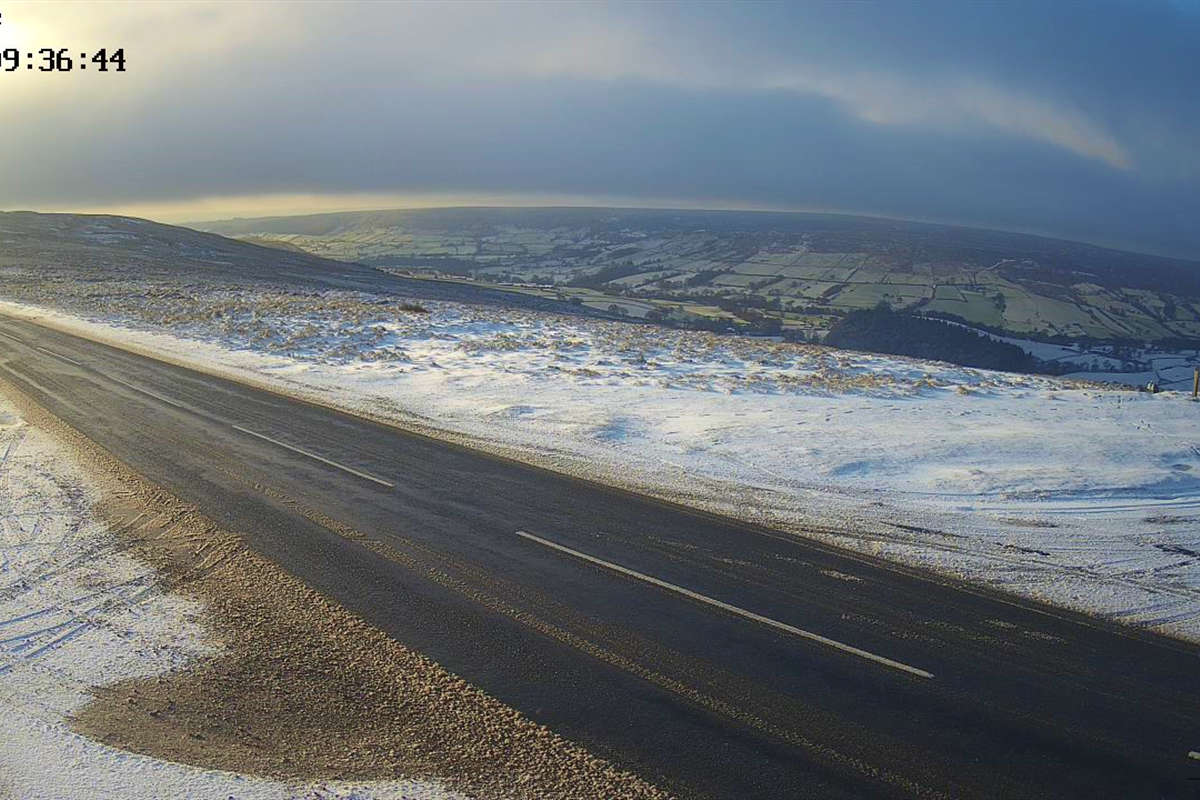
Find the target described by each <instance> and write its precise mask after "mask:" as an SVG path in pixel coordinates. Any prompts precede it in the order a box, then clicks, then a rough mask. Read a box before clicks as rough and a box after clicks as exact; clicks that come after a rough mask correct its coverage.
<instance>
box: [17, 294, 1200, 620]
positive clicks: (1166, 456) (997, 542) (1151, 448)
mask: <svg viewBox="0 0 1200 800" xmlns="http://www.w3.org/2000/svg"><path fill="white" fill-rule="evenodd" d="M106 292H107V293H106V295H105V301H104V313H94V312H92V313H89V312H88V311H87V310H86V306H85V304H83V303H79V302H76V303H75V304H74V305H70V304H66V303H56V305H58V306H59V307H61V308H67V309H68V310H70V311H71V312H73V315H67V314H63V313H52V312H48V311H35V310H33V309H31V308H30V307H27V306H26V307H24V313H40V314H42V315H43V318H44V319H52V320H53V321H55V323H56V324H59V325H61V326H63V327H66V328H69V329H73V330H77V331H83V332H86V333H87V334H88V335H91V336H94V337H97V338H107V339H110V340H120V341H121V342H123V343H126V344H133V345H136V346H138V347H142V348H145V349H147V350H152V351H155V352H157V353H161V354H165V355H168V356H170V357H172V358H173V359H175V360H177V361H180V362H186V363H190V364H195V365H199V366H202V367H204V368H207V369H210V370H213V371H218V372H222V373H225V374H230V375H233V376H237V377H242V378H248V379H252V380H258V381H260V382H267V383H270V384H271V385H273V386H276V387H278V388H281V389H283V390H285V391H289V392H293V393H295V394H298V395H302V396H307V397H316V398H319V399H321V400H322V401H323V402H326V403H330V404H334V405H338V406H342V407H346V408H349V409H357V410H362V411H366V412H369V413H371V414H374V415H376V416H381V417H386V418H391V419H395V420H398V421H401V422H407V423H413V424H421V425H426V426H429V427H433V428H437V429H440V430H443V431H448V432H450V434H451V435H455V436H458V437H459V438H463V439H466V440H469V441H471V442H472V443H474V444H475V445H477V446H482V447H485V448H489V449H492V450H494V451H498V452H504V453H506V454H509V455H517V456H519V457H522V458H525V459H528V460H531V461H535V462H538V463H542V464H546V465H548V466H552V467H555V468H558V469H563V470H566V471H569V472H573V473H576V474H582V475H587V476H590V477H594V478H597V479H600V480H604V481H607V482H610V483H614V484H617V485H622V486H626V487H629V488H633V489H637V490H641V491H646V492H649V493H653V494H658V495H661V496H665V497H670V498H673V499H682V500H684V501H685V502H689V503H691V504H693V505H697V506H700V507H704V508H709V509H713V510H717V511H722V512H725V513H729V514H732V515H735V516H739V517H742V518H746V519H750V520H755V521H761V522H767V523H770V524H772V525H776V526H779V527H782V528H787V529H791V530H795V531H797V532H802V533H805V534H807V535H811V536H816V537H820V538H823V539H825V540H827V541H831V542H834V543H836V544H839V545H842V546H846V547H851V548H855V549H858V550H861V551H864V552H868V553H872V554H876V555H882V556H885V557H887V558H892V559H895V560H899V561H903V562H907V563H914V564H919V565H924V566H928V567H930V568H933V569H935V570H939V571H942V572H944V573H947V574H951V575H954V576H957V577H962V578H966V579H969V580H973V581H978V582H981V583H986V584H989V585H992V586H996V587H999V588H1003V589H1006V590H1009V591H1012V592H1015V593H1019V594H1022V595H1026V596H1030V597H1035V598H1039V599H1042V600H1046V601H1049V602H1054V603H1058V604H1061V605H1064V606H1068V607H1072V608H1076V609H1080V610H1085V611H1089V612H1092V613H1096V614H1100V615H1104V616H1107V617H1111V618H1114V619H1118V620H1121V621H1124V622H1127V623H1131V624H1136V625H1142V626H1147V627H1153V628H1156V629H1159V630H1162V631H1165V632H1171V633H1174V634H1176V635H1181V636H1186V637H1189V638H1193V639H1200V405H1197V404H1194V403H1191V402H1190V401H1189V400H1188V398H1187V397H1186V396H1185V395H1184V394H1182V393H1175V392H1166V393H1163V394H1159V395H1149V394H1142V393H1137V392H1133V391H1123V390H1116V389H1113V388H1103V387H1099V386H1095V385H1090V384H1086V383H1079V382H1075V381H1070V380H1060V379H1053V378H1045V377H1036V376H1024V375H1012V374H1005V373H996V372H987V371H982V370H974V369H968V368H961V367H954V366H950V365H946V364H939V363H930V362H920V361H914V360H909V359H904V358H897V357H884V356H871V355H864V354H857V353H847V352H838V351H831V350H825V349H822V348H817V347H811V346H805V345H793V344H781V343H774V342H770V341H766V340H759V339H749V338H739V337H728V336H720V337H718V336H710V335H706V334H702V333H695V332H683V331H671V330H665V329H661V328H656V327H649V326H637V325H629V324H624V323H615V322H604V321H595V320H586V319H579V318H573V317H561V316H554V315H546V314H538V313H533V312H526V311H518V310H510V309H501V308H490V307H473V306H463V305H454V304H427V305H429V308H430V310H431V313H429V314H421V313H414V312H406V311H403V310H401V309H400V307H399V305H398V303H395V302H383V301H380V300H378V299H377V298H371V297H366V296H360V295H355V294H352V293H327V294H322V295H314V294H299V293H287V292H266V291H237V290H213V291H211V292H206V293H203V294H201V295H200V296H190V297H189V296H186V295H183V294H181V293H173V294H172V293H159V294H157V295H156V294H155V291H154V290H153V289H151V290H150V291H149V292H148V293H141V294H139V293H137V292H134V291H124V292H115V291H113V290H112V288H111V287H108V288H106ZM5 308H6V309H8V310H10V311H11V310H13V309H14V308H17V309H18V310H20V309H19V308H18V307H16V306H12V305H6V306H5ZM93 308H95V306H93ZM85 318H86V319H85Z"/></svg>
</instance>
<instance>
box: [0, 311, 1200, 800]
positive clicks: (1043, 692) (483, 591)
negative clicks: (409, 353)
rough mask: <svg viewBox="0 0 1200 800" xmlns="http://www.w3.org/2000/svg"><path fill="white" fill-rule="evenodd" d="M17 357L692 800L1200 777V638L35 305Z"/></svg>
mask: <svg viewBox="0 0 1200 800" xmlns="http://www.w3.org/2000/svg"><path fill="white" fill-rule="evenodd" d="M0 377H2V378H4V379H6V380H8V381H10V382H11V383H13V384H15V385H16V386H18V387H19V388H20V389H22V390H24V391H25V392H26V393H27V394H29V395H30V396H32V397H33V398H34V399H36V400H37V401H38V402H40V403H41V404H42V405H43V406H44V407H46V408H47V409H49V410H50V411H52V412H53V413H55V414H56V415H58V416H59V417H60V418H61V419H63V420H64V421H65V422H67V423H68V424H70V425H71V426H73V427H75V428H76V429H77V430H79V431H80V432H82V433H83V434H85V435H87V436H88V437H90V438H91V439H92V440H94V441H95V442H97V443H98V444H100V445H102V446H103V447H105V448H106V449H108V450H109V451H110V452H112V453H113V454H114V455H116V456H117V457H118V458H120V459H122V460H123V461H124V462H125V463H127V464H128V465H129V466H131V467H132V468H134V469H135V470H137V471H139V472H140V473H142V474H143V475H145V476H146V477H147V478H149V479H150V480H152V481H154V482H157V483H159V484H160V485H163V486H165V487H166V488H168V489H170V490H171V491H173V492H174V493H176V494H177V495H178V496H179V497H181V498H183V499H185V500H187V501H190V502H194V503H196V504H198V505H199V506H201V507H202V508H203V509H204V510H205V511H206V512H207V513H208V514H209V515H210V516H211V517H212V518H214V519H215V520H216V521H217V522H219V523H221V524H223V525H225V526H228V527H229V528H232V529H234V530H239V531H243V532H244V533H245V534H246V536H247V537H248V540H249V543H250V545H251V546H252V547H253V548H254V549H256V550H257V551H258V552H259V553H261V554H263V555H264V556H266V557H268V558H270V559H272V560H273V561H275V562H277V563H279V564H280V565H282V566H283V567H284V568H285V569H287V570H289V571H290V572H292V573H293V574H295V575H297V576H298V577H300V578H301V579H303V580H304V581H306V582H307V583H309V584H310V585H312V586H313V587H315V588H316V589H318V590H320V591H322V592H324V593H325V594H327V595H330V596H332V597H334V598H336V599H337V600H339V601H340V602H341V603H343V604H344V605H345V606H347V607H348V608H350V609H351V610H353V611H354V612H356V613H358V614H360V615H362V616H363V617H365V618H366V619H368V620H369V621H371V622H372V623H374V624H375V625H377V626H378V627H380V628H381V629H383V630H385V631H386V632H388V633H389V634H390V635H392V636H394V637H395V638H396V639H397V640H398V641H400V642H402V643H404V644H406V645H408V646H410V647H412V648H414V649H416V650H419V651H421V652H423V653H425V654H426V655H428V656H430V657H431V658H433V659H435V660H436V661H438V662H439V663H441V664H442V665H443V666H445V667H447V668H448V669H450V670H452V671H453V672H455V673H457V674H459V675H461V676H462V677H464V678H466V679H467V680H469V681H471V682H473V683H475V684H476V685H478V686H480V687H482V688H483V689H484V690H485V691H487V692H489V693H490V694H492V695H494V696H495V697H497V698H499V699H501V700H503V701H505V702H506V703H509V704H510V705H512V706H514V707H516V708H518V709H520V710H521V711H523V712H524V713H526V714H527V715H528V716H530V717H532V718H533V719H534V720H536V721H538V722H541V723H543V724H545V725H547V726H549V727H551V728H552V729H554V730H556V731H558V732H560V733H562V734H564V735H566V736H567V737H569V738H571V739H574V740H576V741H578V742H580V743H582V744H584V745H585V746H587V747H589V748H590V749H592V750H593V752H595V753H597V754H598V755H601V756H603V757H606V758H608V759H611V760H612V761H614V762H616V763H617V764H619V765H621V766H623V767H625V768H627V769H630V770H632V771H634V772H636V773H638V774H640V775H642V776H644V777H645V778H647V779H649V780H652V781H655V782H657V783H659V784H661V785H663V786H665V787H668V788H670V789H673V790H674V791H676V792H677V793H678V794H680V795H681V796H683V797H720V798H738V799H739V800H743V799H744V800H749V798H771V799H772V800H778V799H779V798H799V797H813V798H842V797H946V798H967V797H997V798H1026V797H1028V798H1046V797H1054V798H1062V797H1080V798H1099V797H1111V798H1160V797H1176V798H1200V753H1196V752H1195V751H1200V648H1196V647H1193V646H1188V645H1184V644H1181V643H1178V642H1173V641H1170V640H1167V639H1163V638H1158V637H1154V636H1152V635H1149V634H1145V633H1140V632H1122V631H1121V630H1120V629H1118V628H1116V627H1115V626H1113V625H1109V624H1106V623H1102V622H1097V621H1092V620H1088V619H1086V618H1084V617H1081V616H1077V615H1073V614H1070V613H1067V612H1061V611H1056V610H1053V609H1049V608H1043V607H1038V606H1036V605H1035V604H1032V603H1029V602H1024V601H1015V600H1012V599H1011V598H1005V597H1002V596H1000V595H996V594H993V593H990V592H986V591H982V590H972V589H969V588H966V587H962V586H956V585H951V584H948V583H946V582H943V581H939V580H937V579H934V578H932V577H930V576H923V575H921V574H918V573H916V572H914V571H912V570H907V569H902V568H899V567H892V566H889V565H887V564H883V563H879V562H874V561H872V560H870V559H866V558H863V557H861V556H855V555H852V554H848V553H842V552H839V551H837V550H834V549H832V548H829V547H826V546H822V545H819V544H816V543H813V542H809V541H805V540H803V539H799V538H796V537H793V536H789V535H785V534H782V533H777V532H772V531H769V530H765V529H756V528H754V527H751V526H747V525H743V524H740V523H736V522H732V521H728V520H723V519H720V518H716V517H713V516H710V515H705V514H701V513H696V512H690V511H688V510H685V509H681V508H678V507H674V506H671V505H668V504H664V503H660V502H656V501H653V500H650V499H645V498H641V497H637V496H633V495H630V494H626V493H622V492H618V491H613V490H610V489H606V488H604V487H601V486H597V485H593V484H589V483H586V482H583V481H578V480H575V479H572V478H568V477H564V476H560V475H556V474H554V473H550V472H547V471H544V470H540V469H537V468H533V467H529V466H524V465H520V464H516V463H512V462H509V461H505V460H502V459H498V458H494V457H490V456H487V455H483V454H480V453H477V452H474V451H471V450H468V449H464V448H461V447H457V446H454V445H450V444H446V443H444V442H440V441H437V440H434V439H429V438H425V437H422V436H418V435H414V434H410V433H406V432H402V431H400V430H396V429H394V428H391V427H387V426H384V425H380V424H376V423H373V422H370V421H367V420H363V419H360V418H357V417H354V416H351V415H348V414H342V413H339V412H336V411H331V410H329V409H326V408H322V407H319V406H315V405H310V404H306V403H303V402H298V401H295V400H290V399H287V398H284V397H281V396H278V395H275V394H272V393H269V392H265V391H261V390H258V389H254V388H250V387H247V386H243V385H241V384H238V383H234V382H231V381H227V380H222V379H218V378H214V377H211V376H209V375H206V374H203V373H200V372H194V371H191V370H187V369H182V368H179V367H176V366H172V365H168V364H165V363H162V362H159V361H156V360H153V359H149V358H145V357H142V356H138V355H134V354H131V353H128V352H125V351H122V350H119V349H114V348H112V347H108V346H105V345H101V344H97V343H94V342H91V341H88V340H84V339H79V338H76V337H73V336H69V335H66V334H63V333H59V332H55V331H52V330H48V329H44V328H41V327H39V326H37V325H35V324H32V323H29V322H22V321H16V320H10V319H8V318H0ZM313 519H323V520H326V524H318V523H317V522H314V521H312V520H313ZM328 519H332V520H336V522H337V523H338V524H330V523H329V522H328ZM335 528H336V529H339V530H340V533H339V532H336V531H335V530H334V529H335Z"/></svg>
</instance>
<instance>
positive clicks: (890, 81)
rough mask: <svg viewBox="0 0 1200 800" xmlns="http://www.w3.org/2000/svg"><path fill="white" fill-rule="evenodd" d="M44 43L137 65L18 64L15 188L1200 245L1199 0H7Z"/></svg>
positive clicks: (255, 204) (162, 206)
mask: <svg viewBox="0 0 1200 800" xmlns="http://www.w3.org/2000/svg"><path fill="white" fill-rule="evenodd" d="M43 47H52V48H67V49H68V50H69V51H70V52H71V53H75V52H76V51H79V52H87V53H89V54H90V53H92V52H94V51H95V50H96V49H98V48H101V47H107V48H109V50H110V51H111V50H112V49H115V48H118V47H120V48H123V50H124V53H125V57H126V63H127V71H126V72H124V73H113V72H109V73H104V74H101V73H98V72H97V71H95V69H94V67H93V69H92V70H89V71H83V72H81V71H79V70H78V69H77V68H76V69H75V70H74V71H72V72H70V73H43V72H39V71H37V70H27V69H26V66H25V63H22V64H21V66H20V68H19V69H17V70H15V71H13V72H0V112H2V113H0V208H3V209H17V208H22V209H36V210H85V211H112V212H117V213H134V214H138V215H141V216H148V217H151V218H154V219H160V220H164V221H181V220H189V219H190V220H197V219H213V218H220V217H230V216H252V215H259V214H279V213H306V212H315V211H325V210H350V209H365V208H391V207H410V206H412V207H416V206H434V205H463V204H469V205H477V204H484V205H507V204H514V205H623V206H669V207H685V208H693V207H694V208H763V209H795V210H819V211H837V212H845V213H860V214H868V215H876V216H890V217H902V218H907V219H918V220H929V221H940V222H950V223H958V224H965V225H975V226H981V227H990V228H999V229H1006V230H1019V231H1030V232H1036V233H1044V234H1048V235H1052V236H1060V237H1063V238H1069V239H1079V240H1084V241H1092V242H1098V243H1101V244H1108V245H1113V246H1119V247H1126V248H1130V249H1136V250H1142V251H1146V252H1155V253H1162V254H1168V255H1177V256H1182V257H1187V258H1196V259H1200V2H1198V0H1174V2H1168V1H1167V0H1163V2H1158V1H1157V0H1137V2H1129V3H1109V2H1099V1H1097V2H1087V3H1082V2H1079V3H1075V2H1033V3H1023V2H1019V0H1011V1H1010V2H1004V3H982V2H975V3H963V2H945V3H943V2H934V1H933V0H930V2H888V3H878V4H876V3H867V2H862V3H850V2H843V3H787V4H782V3H752V2H742V3H736V4H732V3H731V4H723V3H716V2H707V3H668V2H657V3H645V4H638V3H624V4H621V3H612V4H609V3H566V2H559V3H551V2H539V3H532V2H530V3H484V2H472V3H459V4H455V3H437V4H434V3H407V4H406V3H388V2H371V3H353V2H339V3H320V2H305V3H285V2H276V3H271V2H257V3H255V2H217V3H188V2H163V3H155V2H130V3H103V2H87V3H83V2H78V3H56V2H36V3H35V2H16V1H14V0H0V49H4V48H14V49H16V50H17V51H18V52H19V53H20V55H21V56H22V58H24V55H25V53H27V52H30V51H36V50H38V49H40V48H43ZM36 55H37V54H36V52H35V57H36ZM76 62H77V63H78V59H76ZM3 63H4V62H0V65H3Z"/></svg>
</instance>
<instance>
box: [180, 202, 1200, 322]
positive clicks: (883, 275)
mask: <svg viewBox="0 0 1200 800" xmlns="http://www.w3.org/2000/svg"><path fill="white" fill-rule="evenodd" d="M201 226H202V227H204V228H205V229H208V230H213V231H215V232H218V233H222V234H225V235H232V236H240V237H246V238H249V239H251V240H253V241H256V242H262V243H275V244H277V245H279V246H281V247H286V248H290V249H301V250H305V251H308V252H311V253H314V254H317V255H321V256H326V257H329V258H334V259H341V260H346V261H354V262H360V263H363V264H369V265H373V266H377V267H381V268H386V269H390V270H400V271H402V272H404V273H405V274H417V275H423V276H425V277H427V278H431V279H438V278H443V277H445V276H447V275H457V276H463V277H469V278H471V279H473V280H475V281H478V282H480V283H481V284H484V285H486V286H488V287H489V288H499V289H503V290H505V291H509V292H513V293H539V294H540V295H542V296H546V297H554V298H558V299H566V300H570V299H572V298H579V299H581V301H582V302H583V303H585V304H586V305H588V306H589V307H593V308H599V309H608V307H609V306H610V305H612V304H614V303H615V304H616V305H617V307H618V308H620V309H624V313H626V314H628V315H629V316H633V317H642V316H646V315H647V314H653V316H655V317H658V318H665V319H673V320H676V321H678V322H680V323H685V324H695V325H700V326H703V325H705V324H707V323H708V322H709V321H711V320H712V319H713V317H712V315H711V314H710V313H707V312H703V311H699V312H698V311H697V310H696V309H698V308H700V309H722V310H724V311H725V312H727V314H726V315H725V316H724V321H723V322H722V323H721V324H724V325H728V326H733V327H736V328H739V329H747V328H749V329H759V330H763V331H767V332H779V331H780V330H782V331H784V332H787V331H791V332H792V333H793V334H795V335H798V336H800V337H802V338H811V337H814V336H819V335H821V333H822V332H823V331H825V330H827V329H828V328H829V327H830V325H831V324H832V323H833V322H834V321H835V320H836V319H837V318H838V317H839V316H840V315H842V314H844V313H846V312H848V311H853V310H856V309H864V308H871V307H874V306H876V305H878V304H879V303H887V304H888V305H889V306H891V307H893V308H895V309H906V310H910V311H913V312H917V313H924V314H940V315H947V316H950V317H953V318H956V319H959V320H961V321H964V322H967V323H969V324H973V325H980V326H986V327H989V328H993V329H996V330H997V331H999V332H1002V333H1010V334H1014V335H1021V336H1031V337H1034V338H1040V339H1047V338H1054V337H1067V338H1071V339H1080V338H1091V339H1107V340H1125V341H1142V342H1146V341H1160V340H1164V339H1196V338H1200V300H1198V298H1200V265H1196V264H1192V263H1189V262H1182V261H1175V260H1170V259H1163V258H1157V257H1154V256H1145V255H1139V254H1134V253H1122V252H1118V251H1113V250H1105V249H1103V248H1099V247H1092V246H1089V245H1082V244H1078V243H1072V242H1062V241H1056V240H1050V239H1041V238H1038V237H1032V236H1021V235H1017V234H1006V233H998V232H989V231H978V230H969V229H961V228H949V227H945V226H935V225H921V224H917V223H905V222H897V221H891V220H875V219H865V218H853V217H836V216H831V215H815V214H766V213H757V214H756V213H750V212H685V211H635V210H623V209H438V210H429V211H411V212H399V211H393V212H364V213H354V214H327V215H317V216H312V217H294V218H287V217H283V218H268V219H261V220H232V221H226V222H212V223H203V224H202V225H201ZM585 289H586V290H589V291H590V292H591V293H590V294H589V293H585V292H584V291H583V290H585ZM595 293H599V295H600V296H599V297H597V296H596V295H595ZM630 301H637V302H630Z"/></svg>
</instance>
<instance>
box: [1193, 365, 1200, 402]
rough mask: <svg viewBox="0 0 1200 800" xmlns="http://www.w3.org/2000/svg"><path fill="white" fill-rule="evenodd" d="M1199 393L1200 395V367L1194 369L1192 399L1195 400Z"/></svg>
mask: <svg viewBox="0 0 1200 800" xmlns="http://www.w3.org/2000/svg"><path fill="white" fill-rule="evenodd" d="M1197 395H1200V367H1196V369H1194V370H1192V399H1193V400H1195V399H1196V396H1197Z"/></svg>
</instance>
